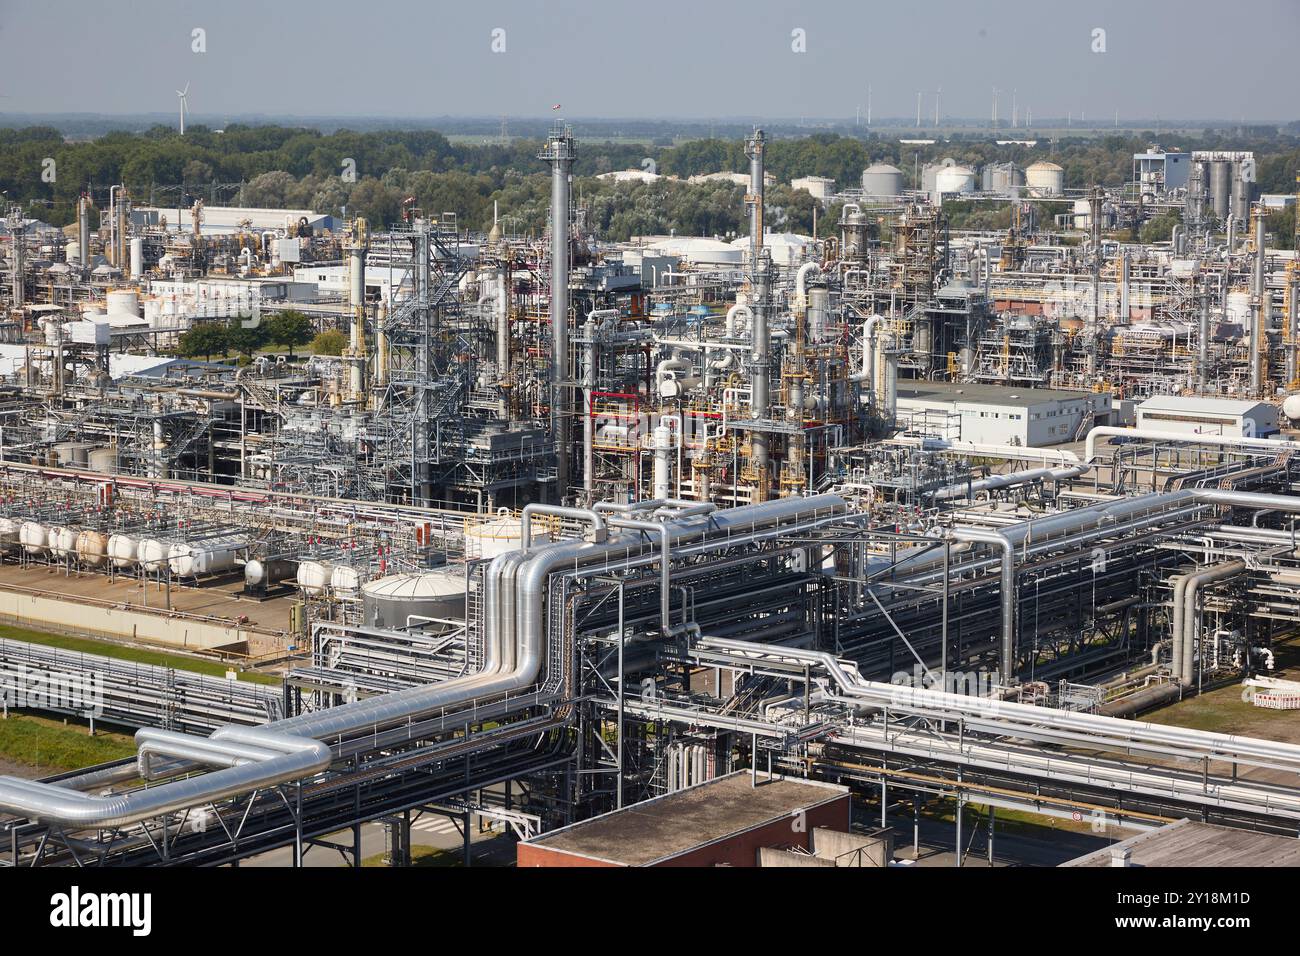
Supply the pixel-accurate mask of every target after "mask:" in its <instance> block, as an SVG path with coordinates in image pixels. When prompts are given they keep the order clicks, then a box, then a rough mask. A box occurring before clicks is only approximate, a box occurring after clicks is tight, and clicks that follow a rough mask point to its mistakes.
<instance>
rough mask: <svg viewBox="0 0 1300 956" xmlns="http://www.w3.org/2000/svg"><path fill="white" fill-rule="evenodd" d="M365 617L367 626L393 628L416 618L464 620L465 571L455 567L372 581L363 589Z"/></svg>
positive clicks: (362, 606) (390, 576) (363, 613)
mask: <svg viewBox="0 0 1300 956" xmlns="http://www.w3.org/2000/svg"><path fill="white" fill-rule="evenodd" d="M361 615H362V619H363V620H364V621H365V624H366V626H367V627H381V628H390V629H392V628H401V627H405V626H406V623H407V621H408V620H409V619H410V618H411V617H412V616H415V617H436V618H452V619H455V620H463V619H464V617H465V571H464V569H463V568H461V567H458V566H452V567H447V568H440V569H438V570H437V571H425V572H419V573H414V574H390V575H388V576H387V577H382V578H376V579H375V580H373V581H368V582H366V584H365V585H363V586H362V588H361ZM412 623H418V622H412Z"/></svg>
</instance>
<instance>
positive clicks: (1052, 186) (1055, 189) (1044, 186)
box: [1025, 161, 1065, 196]
mask: <svg viewBox="0 0 1300 956" xmlns="http://www.w3.org/2000/svg"><path fill="white" fill-rule="evenodd" d="M1025 185H1026V186H1027V187H1029V195H1031V196H1059V195H1061V193H1063V192H1065V170H1064V169H1062V168H1061V167H1060V166H1058V165H1056V163H1049V162H1046V161H1040V162H1037V163H1034V164H1032V165H1031V166H1030V167H1029V168H1028V169H1026V170H1025Z"/></svg>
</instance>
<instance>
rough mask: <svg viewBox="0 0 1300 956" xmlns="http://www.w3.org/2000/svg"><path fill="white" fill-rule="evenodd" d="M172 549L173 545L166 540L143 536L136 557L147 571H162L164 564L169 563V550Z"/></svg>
mask: <svg viewBox="0 0 1300 956" xmlns="http://www.w3.org/2000/svg"><path fill="white" fill-rule="evenodd" d="M170 551H171V545H170V544H169V543H168V542H166V541H160V540H158V539H157V538H143V539H141V541H140V550H139V551H138V552H137V553H136V559H137V560H138V561H139V562H140V566H141V567H142V568H144V569H145V570H146V571H160V570H162V567H163V565H165V564H166V563H167V557H168V552H170Z"/></svg>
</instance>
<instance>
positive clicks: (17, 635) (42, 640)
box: [0, 624, 280, 686]
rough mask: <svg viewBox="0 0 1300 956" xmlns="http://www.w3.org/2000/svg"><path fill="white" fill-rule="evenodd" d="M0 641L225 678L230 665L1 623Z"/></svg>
mask: <svg viewBox="0 0 1300 956" xmlns="http://www.w3.org/2000/svg"><path fill="white" fill-rule="evenodd" d="M0 638H8V639H9V640H12V641H27V642H28V643H29V644H44V645H45V646H47V647H57V648H60V649H62V650H65V651H80V652H81V653H83V654H99V655H101V656H103V657H115V658H117V659H118V660H123V661H135V662H136V663H138V664H153V665H156V666H159V667H171V668H173V669H175V670H181V671H192V672H193V673H196V674H206V675H208V676H210V677H225V676H226V670H227V665H226V664H224V663H222V662H221V661H205V660H200V659H198V658H194V657H187V656H185V655H183V654H168V653H166V652H165V651H150V650H144V649H142V648H138V647H127V646H125V645H123V644H114V643H112V642H109V641H97V640H94V639H93V638H88V637H70V636H67V635H63V634H46V633H43V632H41V631H29V630H27V629H26V628H21V627H10V626H9V625H7V624H0ZM236 673H237V674H238V675H239V679H240V680H245V681H249V682H251V683H254V684H268V685H272V686H278V685H279V683H280V679H279V678H278V677H275V676H273V675H270V674H259V673H256V672H254V671H236Z"/></svg>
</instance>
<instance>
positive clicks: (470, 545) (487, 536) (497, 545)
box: [465, 513, 551, 560]
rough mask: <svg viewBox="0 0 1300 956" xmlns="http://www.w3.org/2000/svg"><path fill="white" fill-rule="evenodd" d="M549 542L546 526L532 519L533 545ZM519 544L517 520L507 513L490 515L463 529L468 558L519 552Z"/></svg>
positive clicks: (491, 556)
mask: <svg viewBox="0 0 1300 956" xmlns="http://www.w3.org/2000/svg"><path fill="white" fill-rule="evenodd" d="M550 540H551V536H550V534H548V533H547V531H546V526H545V525H543V524H542V523H541V522H539V521H537V520H536V519H534V521H533V533H532V543H533V545H538V544H548V543H549V542H550ZM520 543H521V534H520V529H519V518H518V517H517V516H515V515H512V514H509V513H501V514H495V515H492V516H491V517H488V518H485V519H483V520H482V521H479V522H478V523H476V524H472V525H470V526H469V527H468V528H466V529H465V551H466V554H467V555H469V556H470V557H476V558H483V559H484V560H487V559H490V558H495V557H496V556H497V555H498V554H505V553H506V552H507V551H517V550H519V547H520Z"/></svg>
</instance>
